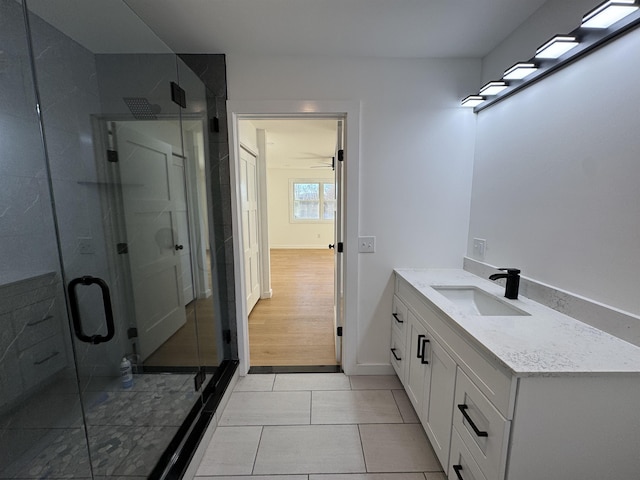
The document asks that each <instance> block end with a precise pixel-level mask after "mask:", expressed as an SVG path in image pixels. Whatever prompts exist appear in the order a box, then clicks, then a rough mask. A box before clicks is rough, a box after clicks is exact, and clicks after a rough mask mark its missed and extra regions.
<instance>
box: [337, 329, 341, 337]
mask: <svg viewBox="0 0 640 480" xmlns="http://www.w3.org/2000/svg"><path fill="white" fill-rule="evenodd" d="M336 335H337V336H338V337H341V336H342V327H338V328H337V329H336Z"/></svg>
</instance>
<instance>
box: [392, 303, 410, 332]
mask: <svg viewBox="0 0 640 480" xmlns="http://www.w3.org/2000/svg"><path fill="white" fill-rule="evenodd" d="M407 312H408V309H407V306H406V305H405V304H404V303H403V302H402V300H400V299H399V298H398V296H397V295H394V296H393V306H392V310H391V324H392V325H393V328H392V330H396V331H397V332H398V335H399V336H400V338H401V339H402V341H403V342H404V339H405V338H406V335H405V332H406V331H407V328H406V327H407Z"/></svg>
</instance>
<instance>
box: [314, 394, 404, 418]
mask: <svg viewBox="0 0 640 480" xmlns="http://www.w3.org/2000/svg"><path fill="white" fill-rule="evenodd" d="M311 405H312V408H311V423H312V424H316V425H322V424H339V423H342V424H345V423H349V424H352V423H402V416H401V415H400V411H399V410H398V407H397V405H396V402H395V400H394V399H393V395H392V394H391V390H357V391H356V390H350V391H344V392H312V402H311Z"/></svg>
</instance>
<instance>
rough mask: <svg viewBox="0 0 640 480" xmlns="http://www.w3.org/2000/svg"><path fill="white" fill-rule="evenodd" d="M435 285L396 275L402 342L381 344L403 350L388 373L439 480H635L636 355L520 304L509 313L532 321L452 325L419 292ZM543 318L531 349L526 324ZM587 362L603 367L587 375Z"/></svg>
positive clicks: (466, 277) (639, 390)
mask: <svg viewBox="0 0 640 480" xmlns="http://www.w3.org/2000/svg"><path fill="white" fill-rule="evenodd" d="M405 272H409V273H405ZM452 275H453V274H452ZM456 275H457V277H456V276H455V275H454V276H453V277H451V278H457V279H458V281H460V282H463V283H460V285H468V284H472V283H473V282H476V283H477V286H479V288H487V290H491V287H492V285H489V286H485V285H484V284H483V283H482V282H484V280H483V279H479V278H478V277H473V276H471V275H470V274H468V273H466V272H462V273H457V274H456ZM446 278H447V277H446V276H445V279H446ZM474 278H475V280H474ZM412 280H415V281H413V282H412ZM439 280H441V277H438V276H437V275H435V274H431V275H426V280H424V281H423V280H422V277H420V276H419V275H417V274H415V272H413V271H409V270H406V271H405V270H401V271H399V272H397V274H396V281H395V296H394V313H397V312H395V310H398V309H406V314H404V310H403V315H405V316H404V317H403V321H404V334H405V337H404V339H403V340H402V339H398V336H399V333H398V330H397V326H392V337H395V340H392V344H393V345H400V346H401V347H402V348H403V349H404V350H402V353H403V356H402V358H403V362H404V363H403V367H402V368H400V369H398V368H396V372H398V376H399V378H400V379H401V381H402V382H403V385H404V388H405V390H406V392H407V395H408V397H409V399H410V400H411V402H412V404H413V406H414V408H415V410H416V412H417V413H418V416H419V418H420V421H421V423H422V425H423V427H424V430H425V432H426V435H427V437H428V438H429V440H430V442H431V444H432V446H433V448H434V451H435V452H436V454H437V456H438V459H439V461H440V463H441V464H442V467H443V470H444V471H445V472H446V473H447V475H448V478H449V480H460V479H462V480H472V479H475V480H540V479H555V478H558V479H560V478H562V479H570V480H574V479H575V480H602V479H605V478H640V477H639V475H640V473H639V472H640V453H639V452H640V408H638V405H640V349H639V348H637V347H635V346H632V345H630V344H627V343H625V342H622V341H621V340H619V339H616V338H615V337H611V336H608V335H607V334H604V332H599V331H598V330H596V329H592V327H588V326H585V325H584V324H581V323H580V322H577V321H575V320H573V319H567V318H568V317H566V318H565V317H564V316H562V317H563V318H555V317H554V316H555V315H560V314H558V313H557V312H546V311H545V310H544V308H546V307H541V306H539V305H538V306H536V305H534V303H535V302H530V301H528V300H527V301H526V303H525V302H524V301H521V302H520V303H519V304H518V305H519V307H521V308H526V309H528V310H530V311H531V312H532V313H531V314H530V315H529V316H525V317H520V318H518V319H515V318H513V317H506V316H505V317H504V318H495V317H492V318H489V317H484V318H483V317H478V318H471V317H464V316H463V315H460V314H459V313H458V311H456V309H455V308H450V306H449V305H447V304H445V303H444V302H445V301H444V300H443V297H438V296H437V295H435V294H432V293H431V290H432V289H431V290H429V289H428V288H427V285H438V284H439ZM416 285H417V286H416ZM540 308H542V309H543V310H540ZM547 315H548V317H547ZM549 318H552V319H553V321H557V322H559V323H558V324H557V325H558V327H557V330H555V331H552V332H547V333H545V335H547V336H546V337H545V338H544V342H542V343H540V344H537V343H536V342H538V341H539V339H538V338H536V333H535V328H533V327H534V326H535V327H539V328H547V327H549V325H553V323H551V324H549V323H548V321H549ZM392 319H393V321H395V317H392ZM465 322H466V323H465ZM500 322H502V323H500ZM518 322H520V323H518ZM525 322H528V323H525ZM531 322H537V323H531ZM545 322H547V323H545ZM562 322H564V323H562ZM572 322H574V323H572ZM476 327H477V328H476ZM474 328H476V330H475V331H474V330H473V329H474ZM565 335H566V336H565ZM563 336H564V338H563ZM554 341H555V342H556V344H554V343H553V342H554ZM393 342H397V343H393ZM491 342H494V343H493V344H491ZM500 342H505V343H504V344H502V343H500ZM571 342H573V343H574V344H572V343H571ZM487 343H488V344H489V345H487ZM503 345H504V348H502V346H503ZM605 347H606V348H605ZM607 348H610V349H611V352H610V355H609V356H608V357H607V356H605V355H603V353H602V352H604V351H606V349H607ZM571 351H573V352H574V353H575V352H577V353H575V354H574V353H571ZM616 355H617V356H618V360H616V359H615V358H616ZM594 356H596V357H597V356H602V361H603V362H605V364H604V365H602V366H601V369H600V370H597V371H596V370H594V365H600V364H599V363H598V362H594V360H593V357H594ZM580 359H586V360H584V361H583V364H582V365H581V364H580ZM612 359H613V360H612ZM518 362H519V363H518ZM584 362H586V363H584ZM588 362H593V363H588ZM607 362H608V363H607ZM633 363H635V365H633ZM394 367H395V365H394ZM597 368H600V367H597Z"/></svg>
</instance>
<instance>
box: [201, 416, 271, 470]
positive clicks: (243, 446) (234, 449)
mask: <svg viewBox="0 0 640 480" xmlns="http://www.w3.org/2000/svg"><path fill="white" fill-rule="evenodd" d="M261 433H262V427H218V428H217V429H216V431H215V432H214V434H213V438H212V439H211V442H210V443H209V446H208V447H207V450H206V452H205V454H204V457H203V458H202V461H201V462H200V466H199V467H198V471H197V472H196V475H197V476H198V477H200V476H204V475H251V473H252V471H253V462H254V461H255V458H256V452H257V450H258V444H259V442H260V435H261Z"/></svg>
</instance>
